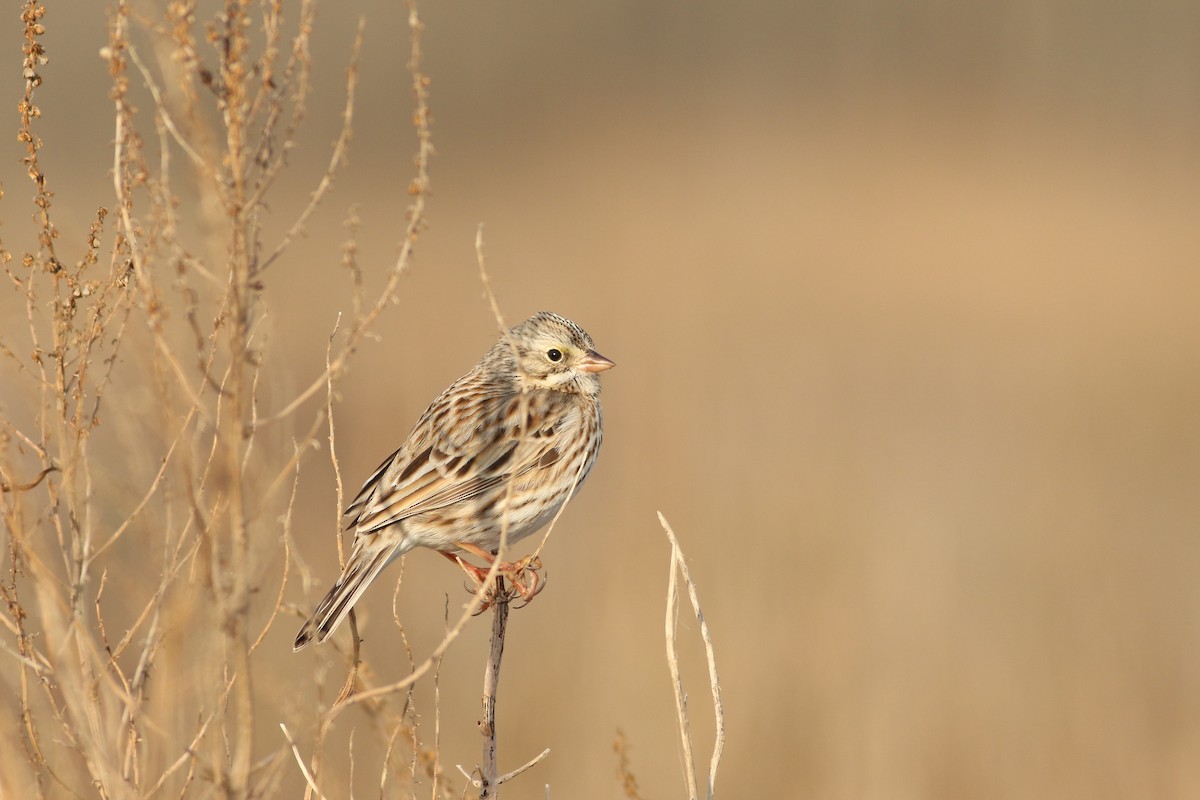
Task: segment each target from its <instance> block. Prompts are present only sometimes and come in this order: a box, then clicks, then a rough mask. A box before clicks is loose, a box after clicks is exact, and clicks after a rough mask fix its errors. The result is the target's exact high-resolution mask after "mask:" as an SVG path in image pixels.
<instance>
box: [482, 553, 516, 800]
mask: <svg viewBox="0 0 1200 800" xmlns="http://www.w3.org/2000/svg"><path fill="white" fill-rule="evenodd" d="M508 600H509V598H508V595H507V594H506V590H505V587H504V578H502V577H499V576H497V577H496V599H495V601H494V602H493V603H492V642H491V647H490V648H489V649H488V659H487V665H486V666H485V667H484V669H483V721H482V722H480V723H479V732H480V733H481V734H483V760H482V762H481V763H480V766H479V782H480V788H479V797H480V800H487V798H493V797H496V795H497V792H498V790H499V781H498V780H497V779H498V778H499V772H500V769H499V767H498V766H497V756H496V689H497V688H498V687H499V685H500V661H501V659H503V658H504V634H505V631H506V630H507V628H508Z"/></svg>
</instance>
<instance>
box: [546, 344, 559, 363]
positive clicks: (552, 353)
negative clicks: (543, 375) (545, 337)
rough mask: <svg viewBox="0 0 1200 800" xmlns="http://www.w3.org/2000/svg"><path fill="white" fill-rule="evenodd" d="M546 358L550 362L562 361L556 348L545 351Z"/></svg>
mask: <svg viewBox="0 0 1200 800" xmlns="http://www.w3.org/2000/svg"><path fill="white" fill-rule="evenodd" d="M546 358H548V359H550V360H551V361H562V351H561V350H559V349H558V348H556V347H551V348H550V349H549V350H547V351H546Z"/></svg>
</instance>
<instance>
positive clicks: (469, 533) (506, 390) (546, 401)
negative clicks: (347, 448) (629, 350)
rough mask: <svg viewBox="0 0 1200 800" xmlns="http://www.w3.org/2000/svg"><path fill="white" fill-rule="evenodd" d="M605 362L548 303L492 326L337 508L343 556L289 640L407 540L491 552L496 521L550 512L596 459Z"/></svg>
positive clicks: (330, 619) (331, 625) (336, 609)
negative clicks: (503, 328)
mask: <svg viewBox="0 0 1200 800" xmlns="http://www.w3.org/2000/svg"><path fill="white" fill-rule="evenodd" d="M514 348H515V351H516V353H515V357H514ZM611 366H613V363H612V362H611V361H609V360H608V359H606V358H605V357H604V356H601V355H600V354H598V353H596V352H595V350H594V349H593V343H592V338H591V337H590V336H588V335H587V333H586V332H584V330H583V329H582V328H580V327H579V326H578V325H576V324H575V323H574V322H571V321H570V320H568V319H566V318H564V317H560V316H558V315H557V314H551V313H550V312H547V311H543V312H540V313H538V314H535V315H533V316H532V317H530V318H529V319H527V320H525V321H524V322H522V323H521V324H520V325H517V326H516V327H514V328H513V329H512V330H511V331H509V334H508V336H501V337H500V339H499V341H497V342H496V344H495V345H494V346H493V347H492V348H491V349H490V350H489V351H488V352H487V353H486V354H484V356H483V358H482V359H480V361H479V363H478V364H476V365H475V367H474V369H472V370H471V371H470V372H468V373H467V374H466V375H464V376H463V377H461V378H459V379H458V380H457V381H455V382H454V383H453V384H452V385H451V386H450V388H448V389H446V390H445V391H444V392H442V393H441V395H439V396H438V398H437V399H436V400H434V401H433V403H432V404H431V405H430V406H429V408H427V409H426V410H425V413H424V414H422V415H421V418H420V420H418V421H417V424H416V426H415V427H414V428H413V429H412V432H411V433H410V434H409V435H408V439H407V440H406V441H405V442H404V444H403V445H401V446H400V449H398V450H397V451H396V452H394V453H392V454H391V455H390V456H388V458H387V459H386V460H385V461H384V462H383V463H382V464H380V465H379V468H378V469H377V470H375V472H374V474H372V475H371V477H370V478H368V479H367V482H366V483H365V484H364V485H363V487H362V490H361V491H360V492H359V493H358V496H357V497H355V498H354V500H353V502H351V503H350V506H349V507H348V508H347V509H346V516H347V521H348V522H347V524H348V526H349V527H350V528H351V529H353V530H354V544H353V546H352V548H351V552H350V558H349V559H348V560H347V562H346V568H345V569H344V570H343V572H342V575H341V577H340V578H338V581H337V583H335V584H334V586H333V588H332V589H331V590H330V591H329V594H327V595H326V596H325V599H324V600H322V601H321V602H320V604H318V605H317V608H316V611H314V612H313V615H312V617H311V618H310V619H309V621H308V622H306V623H305V624H304V626H303V627H302V628H301V629H300V632H299V634H298V635H297V636H296V643H295V649H297V650H299V649H300V648H301V647H303V646H304V645H306V644H308V642H309V641H310V640H312V639H313V638H314V637H315V638H316V640H317V641H318V642H322V641H324V640H325V639H326V638H328V637H329V635H330V634H331V633H332V632H333V631H334V629H335V628H337V626H338V624H339V623H340V622H341V621H342V619H344V618H345V616H346V614H347V613H349V611H350V609H351V608H352V607H353V606H354V604H355V603H356V602H357V601H358V598H359V597H360V596H361V595H362V593H363V591H365V590H366V588H367V586H369V585H370V583H371V581H373V580H374V579H375V577H376V576H377V575H378V574H379V572H380V571H381V570H382V569H383V568H384V567H386V566H387V565H388V564H389V563H391V562H392V561H393V560H395V559H396V558H398V557H400V556H401V555H403V554H404V553H406V552H408V551H409V550H411V549H413V548H414V547H429V548H433V549H435V550H439V551H441V552H443V553H447V554H457V555H462V554H463V551H462V550H461V549H460V548H459V547H458V546H457V545H458V544H459V543H463V544H467V545H474V546H476V547H478V548H481V549H483V550H485V551H488V552H490V551H493V550H495V549H496V548H498V547H499V545H500V532H501V526H502V525H505V524H506V525H507V526H508V528H507V540H508V543H509V544H510V545H511V544H512V543H513V542H516V541H519V540H520V539H523V538H524V537H526V536H528V535H530V534H532V533H534V532H535V531H537V530H538V529H539V528H541V527H542V526H543V525H545V524H546V523H547V522H549V521H550V519H551V518H552V517H553V516H554V515H555V514H556V513H557V512H558V510H559V509H560V508H561V507H562V505H563V503H565V502H566V501H567V500H568V499H569V498H570V497H571V496H572V495H573V493H574V492H576V491H578V489H579V486H580V485H581V484H582V483H583V480H584V478H586V477H587V474H588V472H589V471H590V470H591V468H592V465H593V464H594V463H595V461H596V454H597V453H598V452H599V449H600V440H601V438H602V435H603V420H602V418H601V415H600V397H599V394H600V380H599V378H598V377H597V374H596V373H599V372H602V371H604V370H606V369H608V368H609V367H611ZM510 483H511V487H510Z"/></svg>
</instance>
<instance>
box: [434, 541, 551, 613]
mask: <svg viewBox="0 0 1200 800" xmlns="http://www.w3.org/2000/svg"><path fill="white" fill-rule="evenodd" d="M459 547H460V548H461V549H463V550H466V551H468V552H471V553H474V554H475V555H477V556H479V557H480V558H482V559H484V560H485V561H487V562H488V566H487V567H477V566H475V565H474V564H472V563H471V562H469V561H467V560H466V559H464V558H463V557H462V556H459V555H457V554H456V553H447V552H442V555H444V556H445V557H446V558H448V559H450V560H451V561H453V562H454V563H456V564H458V566H459V567H460V568H462V571H463V572H465V573H467V576H468V577H469V578H470V579H471V582H472V583H473V584H474V588H473V589H470V591H471V593H472V594H474V593H476V592H478V591H479V587H480V586H482V585H483V582H484V581H485V580H487V576H488V573H489V572H490V571H491V565H492V564H493V563H495V561H496V558H495V556H494V555H492V554H491V553H488V552H486V551H484V550H482V549H480V548H478V547H475V546H474V545H469V544H459ZM541 568H542V560H541V559H540V558H538V557H537V556H536V555H530V556H525V557H524V558H522V559H520V560H519V561H501V562H500V563H499V564H497V566H496V578H497V580H496V581H494V582H493V583H492V585H491V586H489V587H488V588H487V590H486V591H485V592H484V594H483V604H482V605H481V606H480V608H479V610H478V611H477V612H475V613H476V614H482V613H483V612H484V611H487V610H488V609H489V608H491V607H492V605H493V604H495V603H496V602H498V601H503V602H505V603H507V602H508V601H510V600H512V599H513V597H514V594H513V592H515V593H516V595H515V596H519V597H520V598H521V599H522V600H523V601H524V602H523V603H521V605H519V606H517V607H518V608H524V607H525V606H527V605H529V602H530V601H531V600H533V598H534V597H536V596H537V595H538V594H539V593H540V592H541V591H542V589H544V588H546V582H545V581H544V580H543V579H542V576H541V575H540V574H539V572H538V570H540V569H541ZM501 578H507V579H508V582H509V583H511V584H512V587H511V589H510V588H509V587H508V586H505V585H504V582H503V581H502V580H500V579H501Z"/></svg>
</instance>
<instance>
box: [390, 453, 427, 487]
mask: <svg viewBox="0 0 1200 800" xmlns="http://www.w3.org/2000/svg"><path fill="white" fill-rule="evenodd" d="M432 450H433V448H432V447H426V448H425V449H424V450H422V451H421V452H420V453H417V455H415V456H414V457H413V459H412V461H409V462H408V466H406V467H405V468H404V469H403V471H401V473H400V479H399V481H398V483H404V482H405V481H406V480H408V479H409V478H410V477H412V475H413V473H414V472H416V471H417V470H418V469H420V468H421V467H422V466H423V465H424V464H425V463H427V462H428V461H429V455H430V453H431V452H432Z"/></svg>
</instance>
